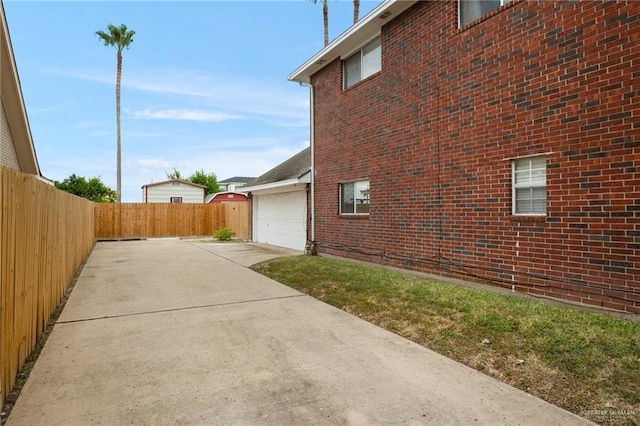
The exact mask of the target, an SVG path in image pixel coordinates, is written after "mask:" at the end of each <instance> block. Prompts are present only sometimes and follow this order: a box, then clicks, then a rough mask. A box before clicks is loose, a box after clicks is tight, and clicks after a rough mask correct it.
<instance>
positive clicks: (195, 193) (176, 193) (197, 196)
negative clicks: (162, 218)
mask: <svg viewBox="0 0 640 426" xmlns="http://www.w3.org/2000/svg"><path fill="white" fill-rule="evenodd" d="M204 191H205V190H204V188H200V187H197V186H192V185H188V184H185V183H183V182H167V183H162V184H158V185H153V186H147V187H146V188H143V197H144V194H145V192H146V195H147V199H146V200H143V201H146V202H147V203H169V202H171V197H182V202H183V203H204Z"/></svg>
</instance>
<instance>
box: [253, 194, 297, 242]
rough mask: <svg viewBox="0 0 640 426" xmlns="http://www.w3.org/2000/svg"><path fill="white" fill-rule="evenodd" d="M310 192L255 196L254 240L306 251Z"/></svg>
mask: <svg viewBox="0 0 640 426" xmlns="http://www.w3.org/2000/svg"><path fill="white" fill-rule="evenodd" d="M306 215H307V194H306V191H295V192H286V193H280V194H268V195H254V237H253V238H254V240H255V241H257V242H260V243H266V244H272V245H276V246H281V247H288V248H292V249H295V250H304V246H305V244H306V242H307V228H306V224H307V220H306Z"/></svg>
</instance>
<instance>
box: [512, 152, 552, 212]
mask: <svg viewBox="0 0 640 426" xmlns="http://www.w3.org/2000/svg"><path fill="white" fill-rule="evenodd" d="M546 161H547V160H546V157H545V156H544V155H540V156H535V157H527V158H520V159H518V160H514V161H513V163H512V169H513V214H536V215H537V214H545V213H546V211H547V186H546V185H547V170H546Z"/></svg>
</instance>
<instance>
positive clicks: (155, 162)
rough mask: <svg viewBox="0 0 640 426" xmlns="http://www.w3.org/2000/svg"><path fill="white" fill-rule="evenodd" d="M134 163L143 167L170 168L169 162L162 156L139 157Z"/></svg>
mask: <svg viewBox="0 0 640 426" xmlns="http://www.w3.org/2000/svg"><path fill="white" fill-rule="evenodd" d="M136 164H137V165H138V166H140V167H143V168H152V169H166V168H171V167H172V166H171V163H170V162H168V161H167V160H165V159H163V158H139V159H138V160H137V161H136Z"/></svg>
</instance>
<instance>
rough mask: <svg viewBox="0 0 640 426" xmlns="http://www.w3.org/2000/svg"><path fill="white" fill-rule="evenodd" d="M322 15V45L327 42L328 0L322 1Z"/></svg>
mask: <svg viewBox="0 0 640 426" xmlns="http://www.w3.org/2000/svg"><path fill="white" fill-rule="evenodd" d="M322 17H323V20H324V45H325V46H326V45H328V44H329V0H323V1H322Z"/></svg>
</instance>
